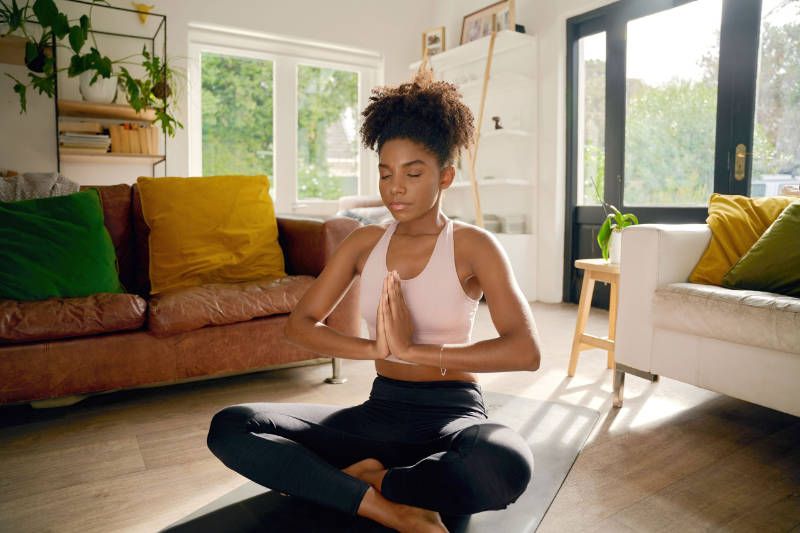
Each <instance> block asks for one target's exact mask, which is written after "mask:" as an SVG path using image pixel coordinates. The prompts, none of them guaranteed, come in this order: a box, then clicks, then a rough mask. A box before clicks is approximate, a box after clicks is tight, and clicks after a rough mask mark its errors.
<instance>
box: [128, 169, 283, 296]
mask: <svg viewBox="0 0 800 533" xmlns="http://www.w3.org/2000/svg"><path fill="white" fill-rule="evenodd" d="M137 185H138V186H139V192H140V193H141V198H142V213H143V214H144V219H145V221H146V222H147V225H148V226H149V228H150V242H149V249H150V292H151V294H158V293H161V292H165V291H169V290H174V289H179V288H184V287H195V286H199V285H203V284H206V283H238V282H240V281H250V280H256V279H261V278H264V277H265V276H285V275H286V273H285V272H284V259H283V253H282V251H281V248H280V246H279V245H278V226H277V222H276V220H275V210H274V207H273V205H272V198H271V197H270V195H269V180H268V178H267V176H263V175H262V176H209V177H201V178H144V177H142V178H139V179H138V180H137Z"/></svg>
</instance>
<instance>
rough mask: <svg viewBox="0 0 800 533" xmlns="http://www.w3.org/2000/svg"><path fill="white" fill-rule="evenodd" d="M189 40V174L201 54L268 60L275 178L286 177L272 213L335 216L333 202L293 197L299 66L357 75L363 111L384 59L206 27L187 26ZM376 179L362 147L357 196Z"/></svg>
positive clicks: (195, 147)
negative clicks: (271, 65) (270, 76)
mask: <svg viewBox="0 0 800 533" xmlns="http://www.w3.org/2000/svg"><path fill="white" fill-rule="evenodd" d="M188 40H189V46H188V52H189V71H188V82H189V90H188V117H187V123H188V124H187V132H188V137H189V139H188V141H189V147H188V148H189V174H190V175H192V176H199V175H202V170H203V167H202V165H203V159H202V142H203V139H202V130H201V128H202V98H201V95H202V86H201V81H200V80H201V72H200V58H201V55H202V54H203V53H204V52H209V53H215V54H226V55H233V56H239V57H248V58H254V59H262V60H268V61H272V62H273V70H272V72H273V100H272V105H273V129H274V131H275V134H274V136H273V139H274V144H273V146H274V150H273V173H274V174H275V176H281V177H284V176H285V178H280V179H275V180H274V188H275V198H274V201H275V211H276V212H277V213H288V214H305V215H312V216H328V215H332V214H334V213H335V212H336V211H337V210H338V201H337V200H298V198H297V163H298V161H297V155H298V153H297V100H298V98H297V70H298V66H299V65H305V66H312V67H322V68H333V69H339V70H346V71H350V72H356V73H357V74H358V77H359V78H358V79H359V87H358V102H357V109H358V110H361V109H363V107H364V105H366V102H368V101H369V95H370V90H371V88H372V87H374V86H376V85H381V84H383V83H384V82H383V79H384V57H383V56H382V55H381V54H380V53H378V52H373V51H369V50H363V49H359V48H354V47H348V46H341V45H335V44H330V43H323V42H319V41H313V40H310V39H299V38H294V37H287V36H281V35H275V34H267V33H262V32H254V31H248V30H242V29H236V28H227V27H221V26H215V25H208V24H190V25H189V34H188ZM278 132H281V134H280V135H279V134H278ZM270 178H272V176H270ZM377 179H378V173H377V158H376V157H375V155H374V154H372V153H371V152H370V151H368V150H365V149H364V148H363V147H362V148H359V155H358V189H359V194H371V193H373V192H374V189H375V188H376V185H375V184H376V183H377Z"/></svg>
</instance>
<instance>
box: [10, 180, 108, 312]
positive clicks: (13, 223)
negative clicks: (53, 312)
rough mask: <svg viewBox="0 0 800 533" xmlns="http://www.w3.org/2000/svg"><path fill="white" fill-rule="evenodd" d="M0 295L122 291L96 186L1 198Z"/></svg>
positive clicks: (20, 296)
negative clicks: (66, 192) (26, 197)
mask: <svg viewBox="0 0 800 533" xmlns="http://www.w3.org/2000/svg"><path fill="white" fill-rule="evenodd" d="M0 243H2V246H0V298H2V299H8V300H45V299H47V298H57V297H60V298H71V297H82V296H89V295H91V294H96V293H101V292H112V293H119V292H123V290H122V286H121V285H120V282H119V275H118V273H117V257H116V255H115V253H114V245H113V243H112V242H111V237H110V236H109V234H108V230H106V227H105V225H104V224H103V207H102V205H101V203H100V196H99V195H98V193H97V191H96V190H94V189H89V190H86V191H82V192H77V193H74V194H70V195H67V196H56V197H52V198H39V199H35V200H23V201H20V202H0Z"/></svg>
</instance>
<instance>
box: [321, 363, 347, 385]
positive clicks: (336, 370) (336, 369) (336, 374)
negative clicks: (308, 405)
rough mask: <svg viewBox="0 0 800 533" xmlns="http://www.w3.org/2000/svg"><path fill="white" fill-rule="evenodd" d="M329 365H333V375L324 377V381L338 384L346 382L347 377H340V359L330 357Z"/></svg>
mask: <svg viewBox="0 0 800 533" xmlns="http://www.w3.org/2000/svg"><path fill="white" fill-rule="evenodd" d="M331 365H332V366H333V375H332V376H331V377H329V378H325V383H335V384H340V383H345V382H347V378H343V377H342V360H341V359H339V358H338V357H334V358H332V359H331Z"/></svg>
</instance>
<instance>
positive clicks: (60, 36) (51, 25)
mask: <svg viewBox="0 0 800 533" xmlns="http://www.w3.org/2000/svg"><path fill="white" fill-rule="evenodd" d="M95 5H100V6H109V7H110V4H109V3H108V2H107V1H105V0H92V6H91V7H90V8H89V14H88V15H81V17H80V18H79V19H77V20H76V21H70V20H69V19H68V18H67V16H66V15H65V14H64V13H62V12H61V11H59V9H58V7H57V6H56V4H55V2H54V1H53V0H35V1H33V2H30V1H28V2H25V3H24V4H22V5H19V4H18V2H17V0H11V1H10V2H9V1H8V0H0V26H7V29H6V30H5V32H4V33H3V34H2V35H3V36H9V35H16V36H19V37H22V38H24V39H25V41H26V42H25V66H26V67H27V69H28V73H27V74H28V81H27V83H26V82H23V81H22V80H19V79H18V78H16V77H14V76H12V75H11V74H9V73H6V76H8V77H9V78H11V79H12V80H13V81H14V92H15V93H17V95H18V96H19V104H20V113H25V112H27V91H28V88H32V89H33V90H35V91H37V92H38V93H39V94H45V95H47V96H48V97H50V98H52V97H53V96H54V95H55V88H56V76H57V75H58V73H59V72H62V71H66V72H67V76H69V77H70V78H74V77H77V76H80V75H81V74H82V73H84V72H94V75H93V76H92V78H91V82H90V83H91V84H94V83H95V82H96V81H97V79H98V78H111V77H112V76H115V75H116V76H118V77H119V79H120V83H121V84H122V86H123V87H124V89H125V91H126V93H127V94H126V96H127V100H128V103H129V104H130V105H131V107H133V108H134V109H135V110H136V111H145V110H148V109H153V110H154V111H155V115H156V118H155V121H154V122H157V123H159V125H160V127H161V130H162V131H163V132H164V133H165V134H166V135H169V136H170V137H172V136H174V135H175V128H176V127H178V128H183V124H181V123H180V122H179V121H178V120H177V119H176V118H175V116H174V114H173V107H174V105H175V101H174V98H173V97H172V95H173V90H172V88H173V87H174V86H175V84H174V79H175V77H176V76H177V73H176V71H174V70H173V69H172V68H170V67H169V66H168V65H167V64H166V62H164V61H162V59H161V58H160V57H158V56H156V55H154V54H151V53H150V52H148V50H147V48H146V47H144V48H143V50H142V53H141V55H139V54H137V55H134V56H129V57H125V58H122V59H118V60H112V59H111V58H109V57H107V56H105V55H103V54H102V52H101V51H100V50H99V48H98V46H97V42H96V41H95V39H94V34H93V33H92V32H91V29H92V20H91V15H92V9H93V7H94V6H95ZM28 24H36V25H38V26H40V27H41V28H42V32H41V35H39V36H38V37H36V36H35V35H34V34H33V33H32V32H30V31H29V27H28ZM90 39H91V42H92V46H90V47H89V51H88V52H85V53H81V51H82V50H83V48H84V46H85V45H86V43H87V41H88V40H90ZM54 43H55V46H56V47H57V48H59V49H65V50H68V51H69V53H70V54H71V55H70V56H69V65H68V66H67V67H66V68H60V69H58V68H56V64H55V57H54V53H53V51H52V48H51V47H52V45H53V44H54ZM139 57H140V58H141V60H140V61H138V62H137V61H132V59H134V58H139ZM122 65H138V66H141V67H143V68H144V71H145V75H144V76H143V77H141V78H137V77H135V76H133V75H132V74H131V73H130V71H129V70H128V69H127V68H126V67H124V66H122Z"/></svg>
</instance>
